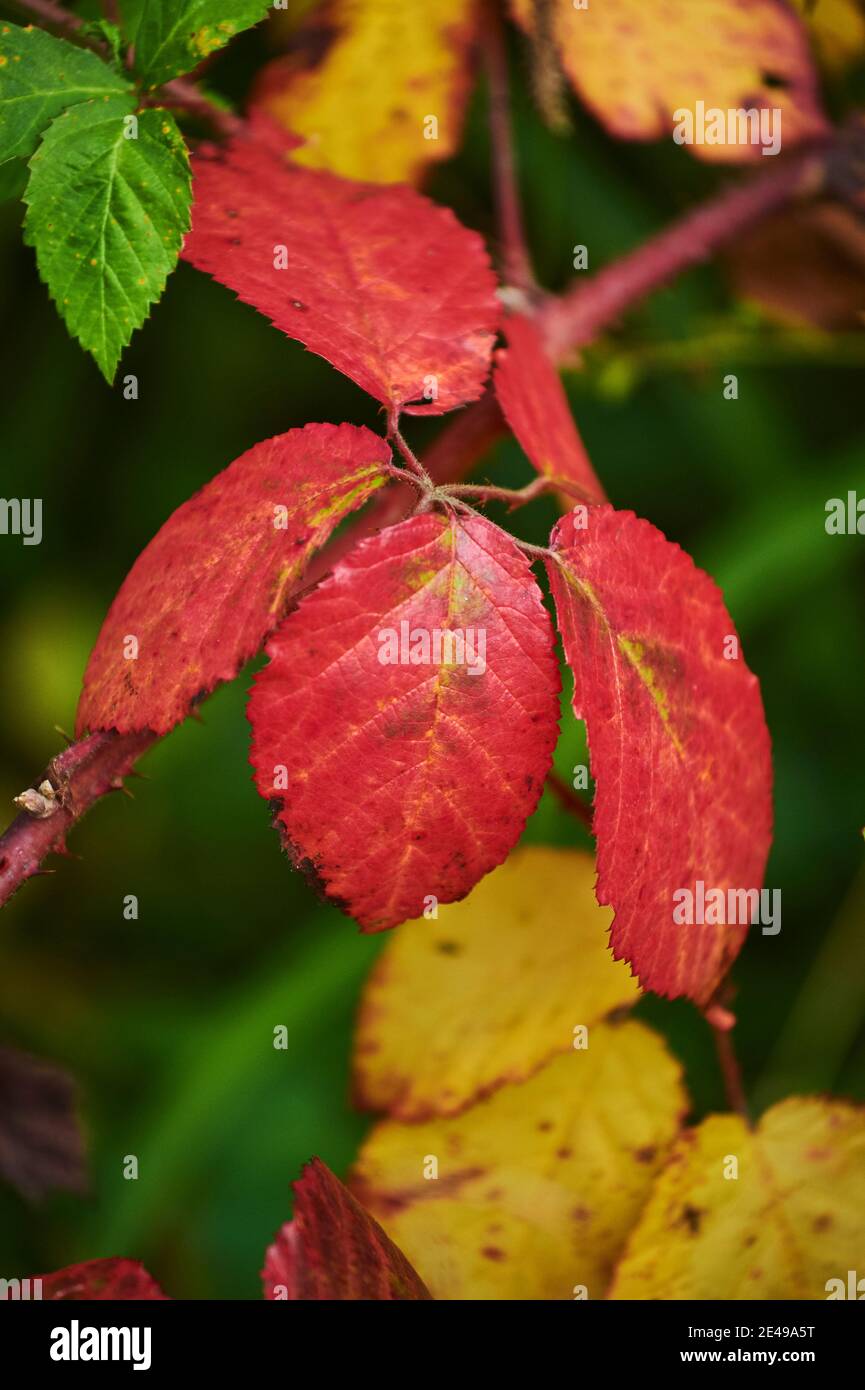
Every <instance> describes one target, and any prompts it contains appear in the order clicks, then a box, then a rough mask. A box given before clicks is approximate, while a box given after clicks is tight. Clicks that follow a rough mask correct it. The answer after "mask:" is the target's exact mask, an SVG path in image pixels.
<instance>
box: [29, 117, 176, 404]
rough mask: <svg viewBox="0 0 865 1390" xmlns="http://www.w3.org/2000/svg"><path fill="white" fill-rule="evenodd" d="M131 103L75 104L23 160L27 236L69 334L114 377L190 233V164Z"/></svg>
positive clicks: (170, 131)
mask: <svg viewBox="0 0 865 1390" xmlns="http://www.w3.org/2000/svg"><path fill="white" fill-rule="evenodd" d="M132 107H133V99H132V98H131V97H130V98H127V97H114V98H112V99H111V100H110V101H101V102H87V103H84V104H82V105H80V106H73V107H71V108H70V109H69V110H67V111H65V112H64V113H63V115H62V116H58V117H57V118H56V120H54V121H53V122H52V124H51V125H50V126H49V127H48V130H47V131H46V132H45V136H44V138H43V140H42V143H41V145H40V146H39V149H38V150H37V151H36V153H35V154H34V155H33V158H32V159H31V160H30V182H29V183H28V185H27V189H26V192H25V195H24V201H25V202H26V203H27V217H26V220H25V224H24V236H25V239H26V240H27V241H28V242H29V244H30V245H31V246H33V247H34V248H35V250H36V259H37V263H38V265H39V273H40V275H41V276H42V279H43V280H44V281H45V283H46V284H47V286H48V288H49V290H50V292H51V295H52V297H53V299H54V300H55V302H56V304H57V308H58V310H59V312H60V314H61V316H62V317H63V319H64V320H65V322H66V326H67V328H68V329H69V331H70V333H71V334H72V336H73V337H75V338H77V339H78V341H79V342H80V343H81V345H82V347H84V348H86V349H87V351H88V352H90V353H92V354H93V357H94V358H95V359H96V361H97V363H98V364H99V367H100V368H101V370H102V372H103V374H104V376H105V377H106V378H107V380H108V381H109V382H110V381H112V380H113V378H114V372H115V369H116V367H117V363H118V360H119V358H120V354H121V352H122V350H123V348H124V347H125V346H126V344H127V343H128V342H129V340H130V338H131V337H132V334H133V332H134V330H135V329H136V328H139V327H140V326H141V324H142V323H143V322H144V320H145V319H146V317H147V314H148V311H149V308H150V306H151V304H153V303H154V302H155V301H156V300H157V299H158V298H159V296H160V295H161V293H162V291H163V289H164V287H165V281H166V279H167V278H168V274H169V272H170V271H171V270H172V269H173V267H174V264H175V262H176V260H177V257H178V254H179V252H180V247H181V243H182V241H183V237H184V234H185V233H186V231H187V230H188V228H189V207H190V202H191V189H190V175H189V161H188V156H187V152H186V146H185V144H184V142H183V137H182V136H181V134H180V131H179V130H178V129H177V125H176V124H175V121H174V118H173V117H172V116H171V115H170V114H169V113H168V112H167V111H163V110H161V109H160V108H151V109H150V110H147V111H143V112H141V113H140V114H139V115H138V116H137V117H136V118H135V120H136V121H137V138H130V137H129V134H128V132H129V131H131V130H134V129H135V128H136V127H135V126H134V125H133V124H132V122H131V120H130V119H128V118H130V117H131V115H132Z"/></svg>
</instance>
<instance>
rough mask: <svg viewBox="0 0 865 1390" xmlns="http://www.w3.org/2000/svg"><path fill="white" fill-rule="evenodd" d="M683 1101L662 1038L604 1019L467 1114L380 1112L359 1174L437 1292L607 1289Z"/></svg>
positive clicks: (597, 1294) (567, 1293) (505, 1295)
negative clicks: (580, 1047) (576, 1043)
mask: <svg viewBox="0 0 865 1390" xmlns="http://www.w3.org/2000/svg"><path fill="white" fill-rule="evenodd" d="M685 1108H686V1099H685V1095H684V1092H683V1089H682V1084H681V1068H680V1067H679V1065H678V1063H677V1062H676V1061H674V1059H673V1058H672V1057H671V1056H670V1055H669V1053H668V1052H667V1049H666V1047H665V1045H664V1043H663V1041H662V1040H661V1039H660V1038H659V1037H658V1036H657V1035H656V1034H654V1033H652V1032H651V1031H650V1030H649V1029H648V1028H645V1027H644V1026H643V1025H642V1024H640V1023H633V1022H626V1023H618V1024H610V1023H601V1024H598V1025H596V1026H595V1027H594V1028H592V1029H591V1030H590V1034H589V1046H588V1048H587V1049H586V1050H585V1051H581V1052H575V1051H573V1050H572V1051H571V1052H570V1054H569V1055H568V1056H567V1057H557V1058H556V1059H555V1061H553V1062H550V1063H549V1065H548V1066H546V1067H544V1069H543V1070H542V1071H540V1072H538V1074H537V1075H536V1076H533V1077H532V1079H531V1080H530V1081H526V1082H524V1083H523V1084H522V1085H520V1086H505V1087H504V1088H503V1089H502V1090H500V1091H498V1092H497V1093H496V1094H495V1095H494V1096H493V1097H492V1098H491V1099H490V1100H486V1101H482V1102H481V1103H480V1104H479V1105H475V1106H473V1107H472V1109H471V1110H468V1111H466V1112H465V1113H464V1114H462V1115H458V1116H456V1117H451V1118H449V1119H442V1120H436V1121H432V1122H429V1123H426V1124H421V1125H403V1124H399V1123H397V1122H396V1121H394V1120H386V1121H384V1122H383V1123H382V1124H380V1125H378V1126H377V1128H376V1129H374V1130H373V1132H372V1134H371V1135H370V1136H369V1138H368V1139H367V1141H366V1143H365V1145H364V1147H363V1149H362V1150H361V1153H360V1157H359V1159H358V1163H357V1168H356V1173H355V1180H354V1183H353V1186H354V1189H355V1191H356V1192H357V1193H358V1196H359V1197H360V1198H361V1200H362V1201H363V1203H364V1204H365V1205H366V1206H367V1207H368V1208H369V1210H370V1211H372V1212H373V1213H374V1214H375V1216H376V1218H377V1219H378V1220H379V1221H380V1222H381V1224H382V1225H383V1226H384V1228H385V1230H386V1231H387V1233H388V1235H389V1236H390V1237H391V1239H393V1240H394V1241H396V1243H397V1244H398V1245H399V1246H400V1248H401V1249H402V1250H403V1251H404V1253H405V1255H406V1257H407V1258H408V1259H409V1260H410V1261H411V1263H412V1264H413V1265H414V1266H415V1268H416V1269H417V1270H418V1272H419V1274H420V1276H421V1278H422V1279H423V1280H424V1282H425V1284H426V1285H427V1286H428V1288H429V1289H430V1291H431V1292H432V1294H433V1296H434V1297H435V1298H445V1299H509V1298H518V1299H571V1298H574V1297H575V1296H576V1295H575V1292H574V1291H575V1289H577V1288H578V1287H579V1286H584V1287H585V1288H586V1290H587V1294H588V1297H589V1298H602V1297H603V1296H604V1293H605V1291H606V1287H607V1284H608V1282H609V1278H610V1274H611V1271H612V1269H613V1266H614V1264H615V1261H616V1259H617V1258H618V1255H619V1254H620V1252H621V1249H622V1247H623V1245H624V1243H625V1240H626V1238H627V1235H628V1232H629V1231H630V1230H631V1228H632V1227H633V1225H634V1222H635V1221H636V1219H637V1217H638V1215H639V1212H640V1210H641V1208H642V1206H643V1203H644V1202H645V1201H646V1199H647V1197H648V1194H649V1191H650V1189H651V1185H652V1181H653V1179H654V1177H655V1175H656V1173H657V1171H658V1169H659V1168H660V1166H661V1164H662V1162H663V1158H664V1155H665V1154H666V1152H667V1150H668V1149H669V1147H670V1145H671V1144H672V1142H673V1140H674V1138H675V1136H676V1134H677V1132H678V1129H679V1123H680V1118H681V1116H682V1114H683V1112H684V1110H685ZM433 1164H435V1165H437V1176H425V1172H426V1173H432V1172H433V1171H434V1169H433Z"/></svg>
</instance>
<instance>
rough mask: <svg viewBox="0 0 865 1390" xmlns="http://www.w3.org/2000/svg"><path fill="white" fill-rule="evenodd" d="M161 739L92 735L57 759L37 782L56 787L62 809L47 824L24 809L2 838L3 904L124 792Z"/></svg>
mask: <svg viewBox="0 0 865 1390" xmlns="http://www.w3.org/2000/svg"><path fill="white" fill-rule="evenodd" d="M155 740H156V735H155V734H152V733H149V732H148V733H143V734H125V735H121V734H116V733H100V734H90V735H89V736H88V737H87V738H84V739H81V740H80V742H78V743H73V744H71V745H70V746H69V747H68V748H65V749H64V750H63V752H62V753H58V755H57V757H56V758H52V760H51V762H50V763H49V764H48V767H47V768H46V769H45V771H44V772H43V773H42V775H41V776H40V777H39V778H38V779H37V783H36V784H37V786H38V785H39V784H40V783H41V782H42V781H44V780H47V781H49V782H50V783H51V785H52V786H53V787H54V788H55V790H56V792H57V800H58V802H59V805H58V809H57V810H56V811H55V812H54V813H53V815H50V816H47V817H45V819H44V820H39V819H37V818H36V817H34V816H32V815H30V814H29V812H27V811H22V812H21V814H20V815H19V816H16V818H15V820H14V821H13V822H12V824H11V825H10V826H9V829H8V830H7V831H6V833H5V834H4V835H3V836H2V838H0V906H2V905H3V904H4V903H5V902H7V901H8V899H9V898H11V897H12V894H13V893H14V892H15V891H16V889H18V888H20V887H21V884H22V883H24V882H25V880H26V879H28V878H32V877H33V875H34V874H37V873H39V872H40V869H39V865H40V864H41V862H42V860H43V859H44V858H45V856H46V854H50V853H51V852H52V851H54V853H62V852H63V851H64V850H65V848H66V832H67V831H68V830H69V828H70V827H71V826H73V825H74V824H75V822H76V821H77V820H79V819H80V818H81V816H83V815H84V813H85V811H89V809H90V807H91V806H92V805H93V803H94V802H95V801H98V800H99V799H100V797H103V796H106V795H107V794H108V792H110V791H119V790H121V789H122V787H123V778H124V777H126V776H128V775H129V773H130V772H131V771H132V768H133V766H134V765H135V763H136V761H137V759H138V758H140V757H141V755H142V753H144V752H145V751H146V750H147V749H148V748H149V747H150V745H151V744H152V743H154V742H155Z"/></svg>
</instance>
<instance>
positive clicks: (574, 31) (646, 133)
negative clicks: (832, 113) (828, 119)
mask: <svg viewBox="0 0 865 1390" xmlns="http://www.w3.org/2000/svg"><path fill="white" fill-rule="evenodd" d="M549 3H551V4H552V5H553V6H554V14H553V17H552V24H553V33H554V36H555V39H556V41H557V44H558V48H559V53H560V56H561V60H562V65H563V67H564V69H565V71H566V73H567V75H568V77H569V78H570V80H571V82H572V84H573V86H574V88H575V90H576V91H577V93H578V94H579V96H580V97H582V99H583V101H584V102H585V104H586V105H587V106H588V107H589V109H590V110H591V111H592V112H593V114H594V115H595V116H596V117H597V119H598V120H599V121H600V122H601V124H602V125H604V126H606V128H607V130H609V131H610V132H611V133H612V134H613V135H617V136H619V137H620V138H621V139H624V140H657V139H660V138H662V137H663V136H665V135H670V134H671V133H672V132H673V130H674V128H675V126H676V124H677V120H676V117H675V115H674V113H675V112H677V111H680V110H687V111H690V112H692V113H694V112H696V110H697V103H698V102H702V103H703V111H704V112H706V113H708V112H709V111H710V110H712V109H714V108H717V109H719V110H721V111H722V112H724V113H725V115H726V113H727V112H728V111H735V110H738V109H739V108H744V109H745V110H748V109H751V108H759V107H764V106H765V107H768V108H778V109H780V111H781V139H782V148H786V147H787V146H790V145H793V144H796V143H797V142H798V141H799V140H801V139H803V138H805V137H809V136H813V135H816V134H819V133H820V132H821V131H822V130H824V129H825V119H824V117H823V115H822V112H821V110H820V105H819V100H818V96H817V80H816V73H815V70H814V64H813V61H812V58H811V53H810V50H809V46H808V41H807V37H806V34H805V31H804V28H803V26H802V24H801V22H800V20H799V19H798V17H797V16H796V15H795V14H793V13H792V11H791V10H790V9H789V8H788V6H787V5H786V3H784V0H651V3H648V0H592V3H590V4H589V5H588V8H586V9H575V7H574V5H573V0H549ZM511 4H512V8H513V12H514V17H515V18H516V20H517V22H518V23H519V24H521V25H522V27H523V28H524V29H526V30H528V31H529V32H532V31H533V29H534V26H535V11H534V0H511ZM700 129H701V130H702V129H703V127H702V126H701V127H700ZM695 133H696V131H695ZM691 149H692V151H693V153H694V154H696V155H698V156H699V158H701V159H706V160H723V161H726V162H732V163H735V162H743V161H746V160H750V159H755V158H756V159H762V158H763V157H762V156H761V151H760V147H759V145H757V144H750V143H743V144H730V143H725V144H709V143H700V142H699V141H697V140H695V141H694V143H693V144H691Z"/></svg>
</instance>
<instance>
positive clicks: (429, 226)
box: [183, 78, 498, 415]
mask: <svg viewBox="0 0 865 1390" xmlns="http://www.w3.org/2000/svg"><path fill="white" fill-rule="evenodd" d="M372 80H374V78H373V79H372ZM193 169H194V174H195V183H194V196H195V204H194V208H193V216H192V231H191V232H190V234H189V236H188V238H187V240H186V245H185V248H184V252H183V255H184V257H185V259H186V260H188V261H191V262H192V264H193V265H194V266H197V267H198V269H199V270H205V271H207V272H208V273H209V274H210V275H212V276H214V278H215V279H217V280H219V281H220V282H221V283H222V284H224V285H228V287H229V288H230V289H233V290H234V291H235V292H236V293H237V295H238V296H239V297H240V298H241V299H242V300H243V301H244V302H245V303H247V304H252V305H254V306H255V308H256V309H258V310H259V311H260V312H261V313H262V314H266V315H267V317H268V318H269V319H270V320H271V321H272V322H273V323H274V324H275V326H276V327H277V328H281V329H282V331H283V332H284V333H287V334H288V336H289V337H290V338H299V339H300V341H301V342H302V343H305V344H306V346H307V347H308V348H309V349H310V350H311V351H312V352H317V353H319V354H320V355H321V356H322V357H325V358H327V360H328V362H331V363H332V364H333V366H334V367H337V368H338V369H339V371H341V372H345V374H346V375H347V376H350V377H351V378H352V379H353V380H354V381H356V382H357V383H358V385H359V386H362V387H363V389H364V390H365V391H368V392H369V393H370V394H371V395H372V396H375V398H376V399H377V400H380V401H383V402H384V404H385V405H387V406H388V408H389V409H392V410H395V411H397V412H398V411H399V410H400V409H403V408H405V409H409V410H410V411H411V413H413V414H434V415H437V414H441V413H442V412H443V411H446V410H453V408H454V407H455V406H458V405H462V404H464V402H466V401H472V400H475V399H476V398H477V397H478V396H479V395H480V394H481V391H482V389H483V384H484V381H485V379H486V376H487V374H488V372H489V366H490V354H491V352H492V344H493V337H494V330H495V328H496V325H497V322H498V302H497V300H496V297H495V279H494V277H493V274H492V271H491V270H490V267H489V261H488V258H487V254H486V251H485V249H484V246H483V242H482V241H481V239H480V237H479V236H477V234H476V233H475V232H470V231H468V230H467V229H466V228H465V227H462V226H461V225H460V224H459V222H457V220H456V218H455V217H454V215H453V213H452V212H451V211H450V210H449V209H448V208H440V207H436V206H435V204H433V203H431V202H430V201H429V199H427V198H424V197H423V196H422V195H421V194H419V193H416V192H414V190H413V189H410V188H405V187H401V186H394V187H383V186H380V185H375V184H366V183H355V182H354V181H353V180H351V179H342V178H339V177H337V176H336V175H334V174H330V173H326V172H324V171H319V170H313V169H303V168H300V167H297V166H295V167H292V166H291V165H289V164H287V163H286V161H285V158H280V157H279V156H278V155H277V154H276V152H275V151H274V149H273V147H272V139H271V138H270V137H268V138H262V139H261V140H257V141H252V140H236V141H235V142H234V143H233V144H232V145H231V146H229V148H228V149H227V150H220V151H216V152H214V151H213V150H212V149H207V150H206V151H204V152H201V153H199V154H198V155H196V157H195V158H194V160H193ZM278 248H282V249H281V250H279V249H278ZM277 264H279V265H282V264H284V267H285V268H277ZM433 391H435V393H436V394H435V395H434V396H432V397H431V392H433ZM410 402H421V404H418V405H414V406H412V405H410V404H409V403H410ZM424 402H425V403H424Z"/></svg>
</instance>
